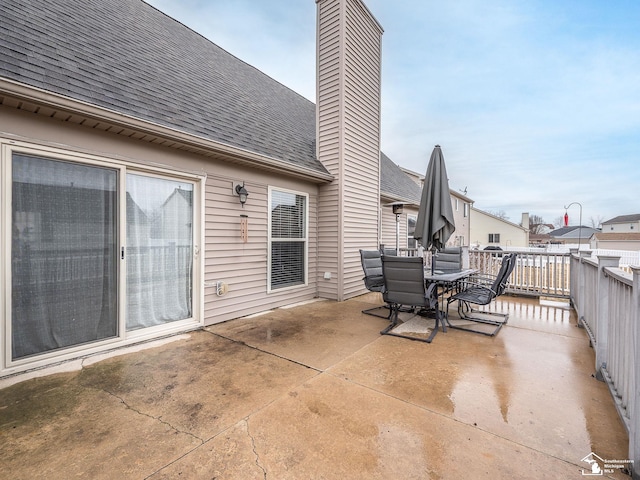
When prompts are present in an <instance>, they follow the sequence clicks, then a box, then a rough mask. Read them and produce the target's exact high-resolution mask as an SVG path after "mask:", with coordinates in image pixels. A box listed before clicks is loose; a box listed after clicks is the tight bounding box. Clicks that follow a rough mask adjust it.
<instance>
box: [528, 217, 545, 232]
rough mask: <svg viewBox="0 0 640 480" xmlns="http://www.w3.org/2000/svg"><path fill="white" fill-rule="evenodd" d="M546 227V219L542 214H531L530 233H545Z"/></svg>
mask: <svg viewBox="0 0 640 480" xmlns="http://www.w3.org/2000/svg"><path fill="white" fill-rule="evenodd" d="M545 228H546V224H545V223H544V219H543V218H542V217H541V216H540V215H529V232H530V233H534V234H537V233H543V231H544V230H545Z"/></svg>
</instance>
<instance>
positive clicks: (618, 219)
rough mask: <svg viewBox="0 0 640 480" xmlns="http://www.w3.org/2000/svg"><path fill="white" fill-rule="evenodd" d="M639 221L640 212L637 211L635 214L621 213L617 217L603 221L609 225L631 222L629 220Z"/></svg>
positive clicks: (603, 223)
mask: <svg viewBox="0 0 640 480" xmlns="http://www.w3.org/2000/svg"><path fill="white" fill-rule="evenodd" d="M638 221H640V213H635V214H633V215H619V216H617V217H614V218H612V219H611V220H607V221H606V222H602V225H608V224H610V223H629V222H638Z"/></svg>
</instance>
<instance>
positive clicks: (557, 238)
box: [549, 225, 600, 245]
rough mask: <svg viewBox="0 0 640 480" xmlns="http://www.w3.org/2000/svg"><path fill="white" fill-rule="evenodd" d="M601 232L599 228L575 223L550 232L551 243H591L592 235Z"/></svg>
mask: <svg viewBox="0 0 640 480" xmlns="http://www.w3.org/2000/svg"><path fill="white" fill-rule="evenodd" d="M599 232H600V230H598V229H597V228H591V227H587V226H584V225H582V226H578V225H573V226H569V227H561V228H556V229H555V230H552V231H551V232H549V236H550V237H551V243H552V244H556V245H567V244H571V245H574V244H575V245H578V244H585V245H586V244H588V243H589V238H591V235H593V234H594V233H599Z"/></svg>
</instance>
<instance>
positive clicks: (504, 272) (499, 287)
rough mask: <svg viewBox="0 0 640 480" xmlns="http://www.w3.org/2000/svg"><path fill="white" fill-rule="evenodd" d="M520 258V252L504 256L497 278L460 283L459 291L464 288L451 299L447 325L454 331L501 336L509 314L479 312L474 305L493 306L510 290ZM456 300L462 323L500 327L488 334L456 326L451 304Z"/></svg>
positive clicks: (464, 326) (463, 326) (481, 277)
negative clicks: (510, 278)
mask: <svg viewBox="0 0 640 480" xmlns="http://www.w3.org/2000/svg"><path fill="white" fill-rule="evenodd" d="M516 259H517V254H516V253H513V252H512V253H507V254H505V255H504V256H503V257H502V264H501V265H500V270H499V271H498V274H497V275H496V276H495V277H491V276H487V275H485V276H476V277H474V278H472V279H470V280H467V281H464V282H460V283H459V284H458V288H459V289H460V291H459V292H458V293H456V294H454V295H451V296H450V297H449V298H448V299H447V325H448V326H449V327H450V328H456V329H458V330H466V331H469V332H474V333H481V334H483V335H488V336H494V335H495V334H496V333H498V331H499V330H500V329H501V328H502V326H503V325H504V324H505V323H507V320H508V319H509V314H508V313H499V312H489V311H484V310H477V309H474V308H472V306H471V305H478V306H481V305H489V304H490V303H491V302H493V301H494V300H495V299H496V298H497V297H499V296H500V295H502V294H503V293H504V291H505V289H506V288H507V284H508V281H509V276H510V275H511V272H513V269H514V268H515V266H516ZM455 301H457V302H458V315H460V318H461V319H462V320H470V321H472V322H477V323H483V324H487V325H493V326H495V327H496V328H495V329H493V330H490V331H486V330H475V329H474V328H471V327H470V326H468V325H452V324H451V322H450V321H449V305H450V304H451V303H453V302H455ZM478 315H482V316H478Z"/></svg>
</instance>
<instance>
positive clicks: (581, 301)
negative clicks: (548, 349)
mask: <svg viewBox="0 0 640 480" xmlns="http://www.w3.org/2000/svg"><path fill="white" fill-rule="evenodd" d="M585 258H591V252H590V251H585V250H582V251H578V292H577V295H576V296H577V298H578V305H577V306H576V307H577V308H576V311H577V313H578V326H579V327H583V326H584V325H583V324H582V323H583V322H584V321H585V320H584V308H585V298H584V297H585V293H584V290H585V288H586V287H585V281H586V279H585V275H584V273H583V272H584V266H583V264H584V259H585ZM594 335H595V332H594Z"/></svg>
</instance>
